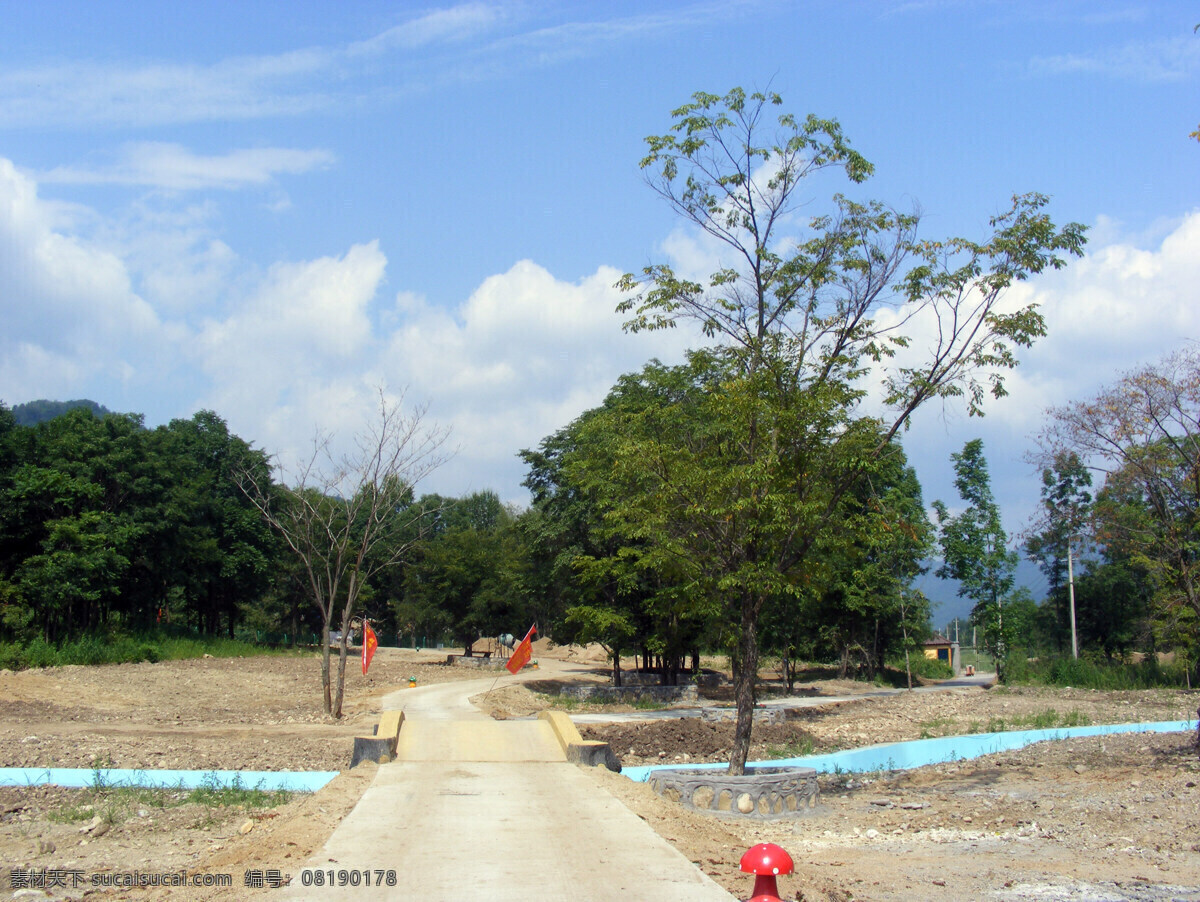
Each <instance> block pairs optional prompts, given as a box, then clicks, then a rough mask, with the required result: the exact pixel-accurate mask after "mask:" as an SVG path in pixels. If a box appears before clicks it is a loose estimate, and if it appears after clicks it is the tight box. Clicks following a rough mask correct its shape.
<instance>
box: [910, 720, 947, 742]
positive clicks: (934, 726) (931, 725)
mask: <svg viewBox="0 0 1200 902" xmlns="http://www.w3.org/2000/svg"><path fill="white" fill-rule="evenodd" d="M917 726H919V727H920V729H921V738H922V739H937V738H938V737H940V736H951V735H953V734H954V732H955V723H954V719H953V718H950V717H935V718H934V719H933V720H923V721H921V723H919V724H918V725H917Z"/></svg>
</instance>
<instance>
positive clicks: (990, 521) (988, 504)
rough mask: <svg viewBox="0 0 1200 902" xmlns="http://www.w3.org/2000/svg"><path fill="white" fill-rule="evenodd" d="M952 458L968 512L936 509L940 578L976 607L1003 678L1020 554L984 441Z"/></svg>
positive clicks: (975, 614) (956, 484)
mask: <svg viewBox="0 0 1200 902" xmlns="http://www.w3.org/2000/svg"><path fill="white" fill-rule="evenodd" d="M950 457H951V460H952V461H953V462H954V474H955V475H954V487H955V488H956V489H958V495H959V497H960V498H961V499H962V500H963V502H964V503H965V505H966V506H965V507H964V508H963V509H962V510H961V511H960V512H959V513H958V514H955V515H953V516H952V515H951V514H950V512H949V511H948V510H947V508H946V505H945V503H944V502H942V501H935V502H934V503H933V510H934V514H935V515H936V517H937V523H938V541H939V542H940V544H941V548H942V566H941V567H939V568H938V570H937V575H938V576H940V577H942V578H943V579H956V580H958V582H959V589H958V594H959V595H961V596H962V597H964V598H969V599H971V600H972V601H973V602H975V607H974V610H973V611H972V613H971V618H972V620H974V621H975V623H976V624H978V625H980V626H982V627H983V641H984V645H985V647H986V648H987V649H988V651H990V652H991V654H992V656H993V658H994V659H995V661H996V672H997V673H998V674H999V675H1000V677H1001V678H1003V675H1004V672H1003V671H1004V657H1005V655H1006V653H1007V649H1008V645H1009V643H1008V641H1007V637H1008V636H1009V635H1011V634H1012V632H1013V624H1012V623H1011V622H1010V623H1009V624H1008V626H1007V632H1006V627H1005V622H1004V606H1005V602H1006V601H1008V595H1009V593H1010V592H1011V591H1012V589H1013V583H1014V581H1015V578H1016V571H1017V560H1018V558H1017V553H1016V552H1015V551H1011V550H1010V549H1009V547H1008V534H1007V533H1006V532H1005V531H1004V525H1003V524H1002V523H1001V521H1000V506H999V505H998V504H997V503H996V498H995V496H994V495H993V494H992V485H991V477H990V476H989V475H988V468H987V458H986V457H984V454H983V441H982V440H981V439H972V440H971V441H969V442H967V443H966V444H965V445H963V449H962V451H960V452H958V453H956V454H952V455H950Z"/></svg>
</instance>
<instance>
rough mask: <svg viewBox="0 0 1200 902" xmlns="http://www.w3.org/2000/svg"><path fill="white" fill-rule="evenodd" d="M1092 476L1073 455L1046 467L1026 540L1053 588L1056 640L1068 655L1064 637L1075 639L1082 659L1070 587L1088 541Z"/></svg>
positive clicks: (1060, 456)
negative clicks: (1084, 541) (1037, 507)
mask: <svg viewBox="0 0 1200 902" xmlns="http://www.w3.org/2000/svg"><path fill="white" fill-rule="evenodd" d="M1091 485H1092V474H1091V472H1090V471H1089V470H1088V469H1087V467H1085V466H1084V465H1083V461H1081V460H1080V459H1079V456H1078V455H1077V454H1075V453H1074V452H1072V451H1063V452H1059V453H1058V454H1056V455H1055V456H1054V460H1053V462H1052V463H1051V465H1050V466H1048V467H1043V468H1042V503H1041V507H1040V510H1039V511H1038V513H1037V514H1036V515H1035V517H1034V522H1033V526H1032V531H1031V533H1030V535H1029V536H1028V537H1027V538H1026V539H1025V552H1026V554H1028V555H1029V558H1030V559H1031V560H1034V561H1037V562H1038V565H1039V566H1040V567H1041V570H1042V573H1044V574H1045V575H1046V580H1047V582H1048V583H1049V584H1050V602H1051V605H1052V606H1053V610H1054V613H1055V629H1054V641H1055V643H1056V645H1057V646H1058V650H1059V651H1060V652H1061V651H1062V650H1063V636H1064V635H1069V636H1070V637H1071V652H1072V656H1074V657H1078V656H1079V650H1078V647H1077V644H1078V643H1077V638H1076V622H1075V620H1076V617H1075V590H1074V586H1073V584H1072V583H1071V579H1072V576H1073V573H1074V567H1075V562H1076V561H1077V560H1078V552H1077V549H1078V548H1079V547H1080V541H1081V540H1082V539H1084V537H1085V532H1086V530H1087V524H1088V517H1089V513H1090V507H1091V503H1092V495H1091V492H1090V491H1089V489H1090V488H1091Z"/></svg>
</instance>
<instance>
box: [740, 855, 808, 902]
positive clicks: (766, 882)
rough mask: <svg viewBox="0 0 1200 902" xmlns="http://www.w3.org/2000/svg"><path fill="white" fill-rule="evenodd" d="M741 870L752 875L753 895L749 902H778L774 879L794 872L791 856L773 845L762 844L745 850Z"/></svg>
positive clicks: (777, 890)
mask: <svg viewBox="0 0 1200 902" xmlns="http://www.w3.org/2000/svg"><path fill="white" fill-rule="evenodd" d="M742 870H743V871H745V872H746V873H748V874H754V875H755V877H754V894H753V896H751V898H750V900H749V902H780V899H779V887H778V885H777V884H776V882H775V878H776V877H778V876H779V875H780V874H790V873H791V872H792V871H793V870H795V865H793V864H792V856H791V855H789V854H788V853H787V852H785V851H784V850H783V849H781V848H780V847H779V846H777V845H775V843H771V842H763V843H759V844H758V845H757V846H754V847H752V848H750V849H747V850H746V854H745V855H743V856H742Z"/></svg>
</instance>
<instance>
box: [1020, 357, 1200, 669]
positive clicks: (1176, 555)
mask: <svg viewBox="0 0 1200 902" xmlns="http://www.w3.org/2000/svg"><path fill="white" fill-rule="evenodd" d="M1047 413H1048V416H1049V422H1048V424H1047V425H1046V427H1045V428H1044V429H1043V430H1042V433H1041V434H1040V436H1039V437H1038V442H1039V445H1040V447H1041V449H1042V452H1043V455H1044V458H1045V459H1047V460H1053V458H1054V456H1055V455H1058V454H1062V453H1073V454H1075V455H1077V456H1078V458H1079V459H1080V460H1081V461H1082V462H1083V464H1085V465H1086V466H1088V467H1089V468H1091V469H1092V470H1094V471H1096V472H1098V473H1100V474H1102V475H1103V477H1104V486H1103V488H1102V489H1101V491H1100V492H1099V494H1098V495H1097V498H1096V504H1095V505H1094V506H1093V507H1092V518H1093V521H1094V523H1093V529H1094V530H1095V533H1096V536H1097V538H1098V539H1099V540H1100V541H1101V542H1103V543H1104V544H1106V545H1112V546H1115V547H1118V548H1121V549H1123V550H1125V551H1126V552H1127V553H1129V554H1130V555H1131V556H1132V559H1133V561H1134V562H1135V563H1136V564H1137V565H1138V566H1139V567H1140V568H1142V569H1143V570H1144V571H1145V572H1146V574H1147V575H1148V576H1149V577H1150V578H1151V580H1152V581H1153V584H1154V586H1155V590H1156V595H1157V596H1158V597H1157V601H1158V603H1159V616H1160V624H1161V625H1163V626H1166V627H1167V632H1168V633H1174V634H1176V635H1177V636H1178V635H1187V634H1190V635H1191V637H1192V638H1191V642H1193V643H1194V642H1195V637H1196V636H1197V635H1198V634H1200V630H1198V628H1197V624H1198V623H1200V350H1198V349H1197V348H1195V347H1186V348H1183V349H1181V350H1179V351H1176V352H1175V353H1173V354H1169V355H1167V356H1166V357H1165V358H1163V359H1162V360H1161V361H1159V362H1157V363H1153V364H1147V365H1145V366H1143V367H1141V368H1139V369H1136V370H1133V371H1131V372H1128V373H1125V374H1124V375H1123V376H1122V377H1121V378H1120V379H1119V380H1117V382H1116V383H1115V384H1113V385H1110V386H1107V387H1105V388H1103V389H1101V390H1100V391H1099V392H1098V393H1097V395H1096V396H1095V397H1094V398H1092V399H1089V400H1086V401H1076V402H1074V403H1071V404H1067V405H1064V406H1062V407H1054V408H1051V409H1050V410H1049V411H1047ZM1192 654H1194V651H1193V652H1192Z"/></svg>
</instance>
